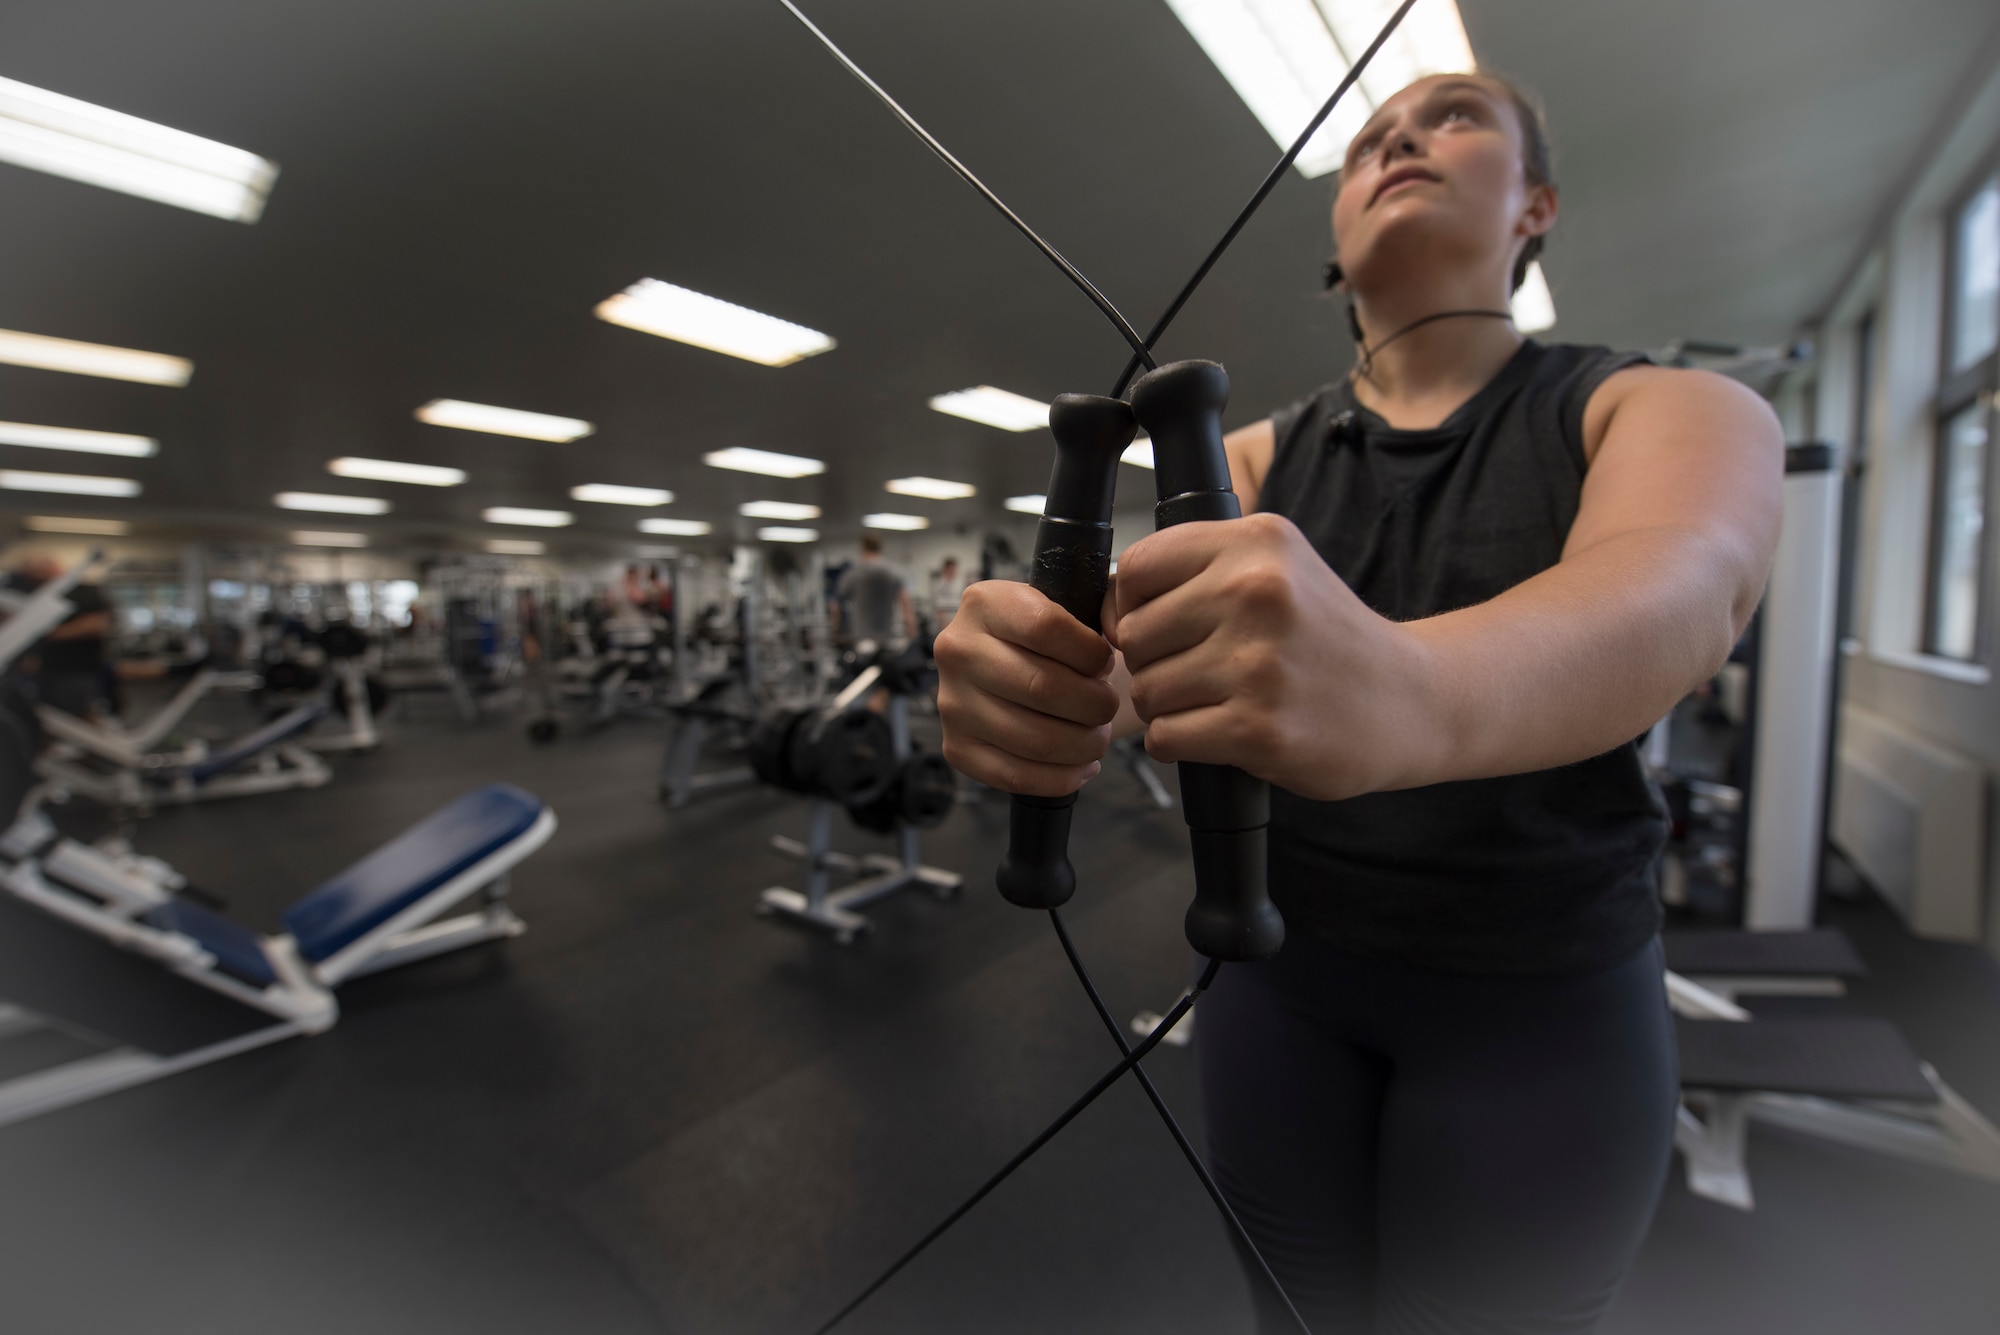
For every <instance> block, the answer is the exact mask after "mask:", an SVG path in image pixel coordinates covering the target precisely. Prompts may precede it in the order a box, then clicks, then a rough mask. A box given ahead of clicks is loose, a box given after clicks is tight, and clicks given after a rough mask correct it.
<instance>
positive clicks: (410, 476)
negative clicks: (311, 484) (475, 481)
mask: <svg viewBox="0 0 2000 1335" xmlns="http://www.w3.org/2000/svg"><path fill="white" fill-rule="evenodd" d="M326 471H327V472H329V473H331V474H333V475H334V476H335V477H353V478H360V479H362V480H363V481H365V482H407V483H410V484H411V485H412V486H418V487H455V486H457V485H458V484H459V483H461V482H463V481H465V470H464V469H462V468H444V467H441V466H440V465H438V464H404V463H397V462H396V461H395V460H394V459H329V460H327V464H326Z"/></svg>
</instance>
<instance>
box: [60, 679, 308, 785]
mask: <svg viewBox="0 0 2000 1335" xmlns="http://www.w3.org/2000/svg"><path fill="white" fill-rule="evenodd" d="M326 713H327V705H326V702H325V701H323V700H314V701H310V702H308V703H306V704H302V705H300V706H299V707H298V708H297V709H294V710H291V711H290V712H288V713H285V714H281V715H279V716H278V717H277V718H275V719H272V720H271V721H270V722H269V723H266V724H265V725H264V726H263V727H261V728H257V729H255V730H254V731H251V732H247V733H244V734H243V735H242V736H241V737H237V738H234V739H232V740H230V741H228V742H225V743H223V744H222V745H220V746H219V747H216V748H214V749H210V747H209V746H208V744H207V743H205V742H199V741H197V742H193V743H190V744H189V745H188V746H186V747H183V748H182V749H181V750H179V751H162V752H154V753H151V754H142V753H140V752H139V751H138V750H137V749H135V748H133V747H131V746H129V745H127V744H126V743H125V742H124V741H123V740H122V739H119V738H116V737H113V736H111V735H110V734H108V733H106V732H104V731H103V730H102V729H99V728H96V727H95V726H94V725H92V724H89V723H86V722H84V721H83V720H82V719H78V718H74V717H72V716H70V715H68V714H65V713H62V712H61V711H60V710H54V709H49V708H47V707H46V706H44V707H43V708H41V709H40V710H39V711H38V714H39V717H40V718H41V721H42V726H43V727H44V728H45V729H46V730H47V731H48V734H49V736H50V738H51V739H52V741H53V742H54V745H53V746H51V747H50V749H49V750H48V752H47V753H46V754H44V755H43V756H41V757H40V758H39V759H38V760H36V762H35V772H36V773H37V774H39V775H40V776H41V777H42V778H44V779H46V780H47V781H48V782H49V783H50V784H51V785H53V786H54V787H56V788H59V789H61V790H62V791H64V792H66V793H73V794H75V795H77V796H79V797H86V798H89V799H90V800H91V801H94V802H98V803H101V804H103V805H105V806H109V807H118V808H121V809H126V810H137V811H144V810H148V809H150V808H152V807H155V806H160V805H163V804H182V803H187V802H202V801H209V800H213V799H215V798H221V797H247V796H250V795H252V794H255V793H275V792H282V791H285V790H287V789H291V788H317V787H319V786H320V785H321V784H323V783H325V782H326V781H327V780H329V779H331V778H332V777H333V771H332V770H331V769H330V768H328V766H327V763H326V762H325V761H324V760H322V759H320V757H319V756H317V755H315V754H314V753H313V752H311V751H309V750H307V749H306V748H305V747H304V746H301V745H298V744H297V739H298V738H299V737H300V736H302V735H303V734H304V733H305V732H306V731H307V730H308V729H310V728H311V727H312V726H313V725H314V724H315V723H318V722H319V721H320V719H322V718H324V717H325V716H326Z"/></svg>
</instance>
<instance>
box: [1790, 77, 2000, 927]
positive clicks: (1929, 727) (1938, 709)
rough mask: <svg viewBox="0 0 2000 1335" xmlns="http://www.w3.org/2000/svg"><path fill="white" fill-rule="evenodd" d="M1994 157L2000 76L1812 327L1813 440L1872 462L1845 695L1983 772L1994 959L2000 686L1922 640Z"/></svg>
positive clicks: (1992, 614)
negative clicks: (1971, 272)
mask: <svg viewBox="0 0 2000 1335" xmlns="http://www.w3.org/2000/svg"><path fill="white" fill-rule="evenodd" d="M1996 153H2000V70H1996V71H1995V72H1994V73H1993V74H1992V75H1991V76H1990V77H1989V78H1988V79H1987V81H1986V83H1985V85H1984V86H1983V87H1982V88H1981V89H1979V90H1978V92H1977V93H1976V94H1975V95H1974V97H1973V98H1972V99H1971V101H1970V102H1969V103H1968V105H1967V107H1966V109H1965V111H1964V113H1963V115H1962V116H1961V118H1960V119H1959V120H1958V122H1957V123H1956V125H1955V126H1954V127H1953V128H1952V129H1951V130H1950V132H1949V133H1948V134H1946V135H1945V137H1944V139H1943V140H1942V141H1941V142H1940V143H1938V144H1936V145H1934V146H1933V151H1932V153H1931V156H1930V158H1929V160H1928V161H1927V162H1926V163H1925V164H1924V167H1923V170H1922V172H1921V174H1920V176H1919V177H1918V180H1917V183H1916V186H1915V188H1914V189H1912V190H1910V191H1909V192H1908V194H1907V196H1906V198H1905V200H1904V201H1903V202H1902V204H1901V205H1900V207H1899V208H1898V209H1897V210H1896V212H1895V214H1894V216H1893V217H1892V218H1891V219H1890V221H1889V223H1888V225H1887V227H1886V228H1885V230H1884V232H1883V234H1882V235H1881V236H1879V237H1877V238H1876V243H1875V248H1874V250H1873V252H1872V253H1871V254H1870V256H1869V258H1868V261H1867V262H1866V263H1865V264H1863V265H1862V266H1861V267H1860V270H1859V271H1858V273H1857V274H1856V276H1855V278H1854V280H1853V281H1852V282H1851V283H1850V284H1849V286H1848V288H1847V290H1846V291H1845V292H1843V293H1842V294H1841V296H1840V299H1839V300H1838V302H1837V303H1836V304H1835V307H1834V309H1833V312H1832V314H1831V316H1830V318H1829V319H1828V321H1827V323H1826V325H1825V326H1824V328H1822V330H1821V331H1820V344H1821V348H1822V350H1823V361H1822V367H1823V371H1822V375H1821V377H1820V383H1819V400H1818V418H1819V426H1820V434H1821V435H1822V436H1823V437H1825V438H1826V439H1829V440H1831V441H1833V442H1834V443H1836V444H1838V445H1840V446H1842V447H1844V448H1851V447H1852V445H1853V444H1854V443H1855V442H1856V440H1857V438H1859V437H1863V436H1864V435H1865V441H1866V444H1867V447H1868V453H1869V455H1870V458H1871V463H1870V467H1869V471H1868V475H1867V477H1866V479H1865V483H1864V490H1863V496H1862V523H1861V533H1860V544H1861V545H1860V553H1859V559H1858V561H1857V565H1856V579H1857V589H1856V603H1855V625H1854V642H1853V643H1851V644H1850V645H1848V646H1847V649H1848V652H1847V653H1846V655H1845V658H1844V664H1843V666H1844V669H1845V674H1846V679H1845V682H1844V685H1843V690H1842V702H1843V703H1845V704H1852V705H1858V706H1860V707H1862V708H1864V709H1868V710H1871V711H1873V712H1875V713H1877V714H1880V715H1883V716H1885V717H1887V718H1889V719H1891V720H1893V721H1894V722H1896V723H1898V724H1900V725H1901V726H1903V727H1904V728H1906V729H1908V730H1909V731H1911V732H1914V733H1916V734H1918V735H1920V736H1922V737H1925V738H1928V739H1930V740H1932V741H1935V742H1937V743H1938V744H1940V745H1942V746H1945V747H1947V748H1950V749H1952V750H1955V751H1958V752H1960V753H1962V754H1965V755H1967V756H1970V757H1972V758H1973V759H1975V760H1977V761H1978V762H1979V763H1981V764H1982V765H1984V766H1985V767H1986V770H1987V774H1988V799H1987V835H1988V838H1987V844H1988V846H1987V850H1986V863H1985V867H1984V868H1983V876H1984V884H1985V904H1986V913H1985V918H1986V921H1985V928H1984V933H1985V942H1986V946H1987V948H1988V949H1989V950H1991V951H1992V952H1994V953H1995V954H1996V955H2000V821H1996V819H1995V816H1996V814H2000V813H1996V812H1995V811H1994V806H1993V798H1992V783H1993V778H1992V776H1993V775H1994V774H1996V773H2000V688H1996V685H1995V683H1994V681H1993V679H1992V674H1991V672H1990V671H1989V670H1988V669H1987V668H1986V667H1985V666H1968V665H1964V664H1959V663H1955V662H1950V661H1946V660H1940V659H1934V658H1929V657H1927V656H1925V655H1923V654H1922V653H1920V652H1919V648H1920V645H1921V643H1922V616H1923V607H1924V578H1925V563H1926V562H1925V557H1926V542H1927V531H1928V527H1929V522H1930V498H1931V460H1932V452H1933V445H1934V437H1933V430H1934V424H1933V416H1932V408H1931V404H1932V395H1933V393H1934V391H1935V389H1936V387H1937V382H1938V378H1939V365H1940V361H1941V358H1942V349H1941V347H1940V342H1941V339H1940V330H1941V326H1942V323H1943V299H1944V282H1945V274H1944V263H1945V253H1946V245H1945V239H1946V235H1945V227H1946V210H1947V209H1948V208H1949V207H1950V205H1951V204H1952V203H1953V202H1954V201H1956V200H1957V199H1958V198H1959V197H1960V196H1961V195H1962V194H1963V193H1964V192H1965V191H1966V190H1967V189H1968V188H1969V187H1970V186H1971V185H1972V184H1973V183H1974V182H1975V181H1976V180H1977V179H1978V178H1979V177H1980V175H1981V174H1982V173H1983V172H1984V171H1986V170H1990V167H1991V164H1992V162H1993V160H1994V157H1995V155H1996ZM1871 309H1873V310H1874V311H1875V312H1876V326H1875V327H1876V335H1875V357H1874V365H1873V367H1872V372H1873V391H1874V392H1873V397H1872V411H1871V412H1870V414H1869V420H1868V421H1866V422H1861V423H1857V422H1855V421H1854V420H1853V417H1854V414H1853V404H1854V395H1855V386H1854V376H1855V374H1856V371H1857V368H1856V363H1855V355H1856V342H1857V339H1856V329H1857V326H1858V323H1859V321H1860V318H1861V317H1862V316H1863V315H1864V314H1865V313H1867V312H1868V311H1869V310H1871ZM1987 483H1988V495H1987V515H1988V516H1989V518H1988V524H1989V527H1990V526H1991V525H1992V524H1993V522H1994V520H1993V517H1994V516H2000V467H1996V466H1993V464H1992V463H1991V462H1989V467H1988V476H1987ZM1986 559H1987V569H1986V580H1985V597H1986V606H1985V607H1984V608H1983V609H1982V616H1983V617H1984V619H1985V623H1986V624H1987V625H1989V626H1993V625H1995V624H2000V622H1997V621H1996V617H2000V607H1996V605H1995V604H1996V601H2000V541H1993V540H1991V539H1989V541H1988V543H1987V553H1986Z"/></svg>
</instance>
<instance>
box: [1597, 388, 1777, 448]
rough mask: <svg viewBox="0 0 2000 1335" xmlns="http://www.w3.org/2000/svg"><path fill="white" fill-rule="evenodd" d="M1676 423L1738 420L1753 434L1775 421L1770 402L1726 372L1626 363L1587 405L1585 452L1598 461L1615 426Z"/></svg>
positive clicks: (1766, 431) (1654, 426) (1733, 423)
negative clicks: (1600, 451)
mask: <svg viewBox="0 0 2000 1335" xmlns="http://www.w3.org/2000/svg"><path fill="white" fill-rule="evenodd" d="M1676 423H1680V424H1684V425H1685V426H1687V427H1690V428H1695V427H1699V428H1700V429H1703V430H1712V429H1713V428H1715V427H1716V426H1723V427H1725V428H1727V427H1730V426H1735V427H1738V428H1740V429H1741V430H1742V431H1743V433H1744V434H1745V435H1746V436H1748V437H1750V438H1752V439H1761V438H1763V437H1766V436H1768V435H1769V434H1770V432H1771V431H1772V430H1773V429H1775V427H1776V420H1775V418H1774V416H1773V414H1772V412H1771V407H1770V405H1769V404H1767V403H1766V402H1764V400H1763V399H1762V398H1760V397H1759V396H1758V395H1757V393H1756V392H1755V391H1754V390H1751V389H1750V388H1748V387H1747V386H1745V385H1742V384H1739V383H1737V382H1736V381H1734V380H1731V379H1730V378H1729V377H1728V376H1723V375H1717V374H1716V373H1715V372H1713V371H1700V370H1693V369H1684V368H1680V367H1672V366H1628V367H1626V368H1625V369H1623V370H1621V371H1615V372H1613V373H1612V374H1611V375H1609V376H1606V377H1605V379H1604V383H1603V384H1601V385H1599V386H1598V387H1597V389H1596V390H1595V391H1593V392H1592V394H1591V396H1590V402H1589V403H1587V404H1585V405H1584V410H1583V452H1584V458H1585V459H1586V460H1588V461H1591V462H1595V461H1596V459H1597V455H1598V451H1599V450H1601V449H1602V448H1603V446H1604V442H1605V440H1606V439H1607V438H1608V437H1610V435H1611V433H1612V431H1613V428H1614V427H1619V428H1631V427H1639V428H1641V429H1649V430H1659V429H1662V428H1664V429H1668V430H1671V429H1672V427H1673V426H1674V425H1675V424H1676ZM1623 433H1624V432H1623V430H1621V434H1623Z"/></svg>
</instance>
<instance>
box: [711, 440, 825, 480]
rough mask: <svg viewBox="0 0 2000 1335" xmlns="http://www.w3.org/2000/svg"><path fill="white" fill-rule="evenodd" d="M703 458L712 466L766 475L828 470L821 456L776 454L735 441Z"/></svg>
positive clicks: (791, 475)
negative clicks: (738, 443)
mask: <svg viewBox="0 0 2000 1335" xmlns="http://www.w3.org/2000/svg"><path fill="white" fill-rule="evenodd" d="M701 461H702V462H703V463H705V464H707V465H708V466H709V467H710V468H728V469H733V470H735V471H736V472H738V473H762V474H763V475H764V476H765V477H812V476H814V475H816V474H819V473H824V472H825V471H826V465H825V464H824V463H822V462H821V461H820V460H818V459H807V458H805V457H804V456H802V455H797V454H775V453H773V452H772V451H770V450H752V449H747V448H745V447H744V446H741V445H732V446H730V447H729V448H728V449H726V450H711V451H710V452H709V453H707V454H704V455H702V456H701Z"/></svg>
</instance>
